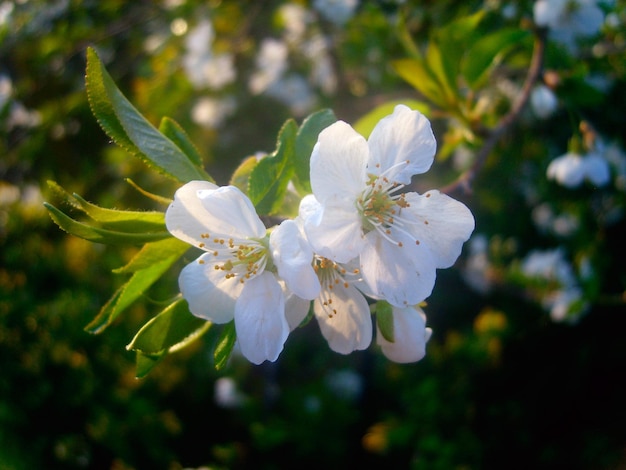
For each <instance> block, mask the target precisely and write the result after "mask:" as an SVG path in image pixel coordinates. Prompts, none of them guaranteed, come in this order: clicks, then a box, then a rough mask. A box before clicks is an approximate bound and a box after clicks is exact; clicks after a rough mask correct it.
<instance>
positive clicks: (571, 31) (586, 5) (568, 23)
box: [533, 0, 604, 52]
mask: <svg viewBox="0 0 626 470" xmlns="http://www.w3.org/2000/svg"><path fill="white" fill-rule="evenodd" d="M533 13H534V18H535V23H536V24H537V25H538V26H543V27H547V28H549V30H550V32H549V34H550V37H551V38H552V39H554V40H555V41H557V42H559V43H561V44H563V45H564V46H565V47H566V48H567V49H568V50H569V51H570V52H575V51H576V40H577V39H578V38H581V37H589V36H594V35H595V34H597V33H598V32H599V31H600V27H601V26H602V23H603V22H604V12H603V11H602V10H601V9H600V8H599V7H598V5H597V2H596V0H538V1H537V2H535V4H534V6H533Z"/></svg>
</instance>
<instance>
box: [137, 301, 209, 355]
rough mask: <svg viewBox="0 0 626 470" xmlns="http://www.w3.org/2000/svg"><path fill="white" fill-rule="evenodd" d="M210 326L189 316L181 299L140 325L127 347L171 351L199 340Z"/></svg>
mask: <svg viewBox="0 0 626 470" xmlns="http://www.w3.org/2000/svg"><path fill="white" fill-rule="evenodd" d="M211 325H212V323H211V322H209V321H207V320H203V319H202V318H198V317H196V316H194V315H192V314H191V313H190V312H189V307H188V306H187V302H186V301H185V300H184V299H182V298H180V299H178V300H177V301H175V302H174V303H173V304H171V305H169V306H168V307H166V308H165V309H164V310H163V311H162V312H161V313H159V314H158V315H157V316H155V317H154V318H152V319H151V320H150V321H148V322H147V323H146V324H145V325H144V326H142V327H141V329H140V330H139V331H138V332H137V334H136V335H135V337H134V338H133V339H132V341H131V342H130V344H129V345H128V346H126V349H128V350H132V351H140V352H141V353H143V354H148V355H150V356H154V355H160V354H162V353H164V352H166V353H172V352H175V351H178V350H180V349H182V348H184V347H185V346H187V345H189V344H190V343H191V342H193V341H195V340H196V339H198V338H199V337H200V336H202V335H203V334H204V333H206V331H207V330H208V329H209V328H210V327H211Z"/></svg>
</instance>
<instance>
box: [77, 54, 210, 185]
mask: <svg viewBox="0 0 626 470" xmlns="http://www.w3.org/2000/svg"><path fill="white" fill-rule="evenodd" d="M86 88H87V98H88V100H89V104H90V106H91V110H92V112H93V114H94V116H95V117H96V119H97V120H98V122H99V123H100V125H101V126H102V129H103V130H104V131H105V132H106V134H107V135H108V136H109V137H111V138H112V139H113V140H114V141H115V142H116V143H117V144H118V145H119V146H120V147H122V148H124V149H125V150H127V151H128V152H130V153H131V154H133V155H135V156H137V157H139V158H140V159H141V160H143V161H144V162H145V163H146V164H147V165H148V166H150V167H152V168H154V169H156V170H157V171H159V172H160V173H162V174H164V175H165V176H168V177H170V178H172V179H174V180H177V181H180V182H182V183H186V182H188V181H191V180H197V179H200V180H208V179H210V177H209V176H208V175H207V174H206V172H205V171H204V170H203V169H202V168H200V167H199V166H196V165H195V164H194V162H193V161H192V160H190V159H189V158H188V157H187V155H186V154H185V153H184V152H183V151H182V150H181V149H180V148H179V147H178V146H177V145H176V144H175V143H174V142H172V141H171V140H170V139H168V138H167V137H165V136H164V135H163V134H161V133H160V132H159V131H158V130H157V129H156V128H155V127H154V126H153V125H152V124H150V122H148V121H147V120H146V119H145V118H144V117H143V116H142V115H141V114H140V113H139V111H137V109H136V108H135V107H134V106H133V105H132V104H131V103H130V101H128V100H127V99H126V97H125V96H124V95H123V94H122V92H121V91H120V90H119V89H118V88H117V86H116V85H115V83H114V82H113V79H112V78H111V76H110V75H109V73H108V72H107V71H106V69H105V68H104V65H103V64H102V62H101V61H100V59H99V58H98V56H97V54H96V52H95V51H94V50H93V49H92V48H89V49H87V81H86Z"/></svg>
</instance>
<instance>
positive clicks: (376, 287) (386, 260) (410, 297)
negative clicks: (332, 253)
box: [360, 232, 436, 307]
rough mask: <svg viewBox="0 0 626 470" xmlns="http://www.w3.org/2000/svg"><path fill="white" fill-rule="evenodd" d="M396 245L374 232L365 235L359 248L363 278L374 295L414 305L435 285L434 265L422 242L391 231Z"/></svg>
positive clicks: (392, 301) (390, 300)
mask: <svg viewBox="0 0 626 470" xmlns="http://www.w3.org/2000/svg"><path fill="white" fill-rule="evenodd" d="M392 236H393V238H394V240H399V241H402V243H403V246H402V247H399V246H397V245H395V244H393V243H391V242H389V241H387V240H386V239H384V238H382V237H381V236H380V235H379V234H378V233H377V232H370V233H368V234H367V235H366V237H365V239H366V244H365V246H364V248H363V250H362V251H361V259H360V261H361V275H362V276H363V281H364V282H366V283H367V285H368V287H369V288H370V289H371V290H372V291H373V293H374V294H375V296H376V297H377V298H383V299H385V300H386V301H387V302H389V303H390V304H392V305H395V306H397V307H406V306H407V305H416V304H418V303H420V302H421V301H423V300H424V299H425V298H426V297H428V296H429V295H430V294H431V292H432V290H433V287H434V285H435V276H436V265H435V263H434V260H433V258H432V254H431V252H430V251H429V250H428V248H426V247H425V246H422V245H421V244H420V245H416V244H415V242H412V241H411V240H410V239H409V238H408V237H406V236H404V235H403V234H400V233H393V232H392Z"/></svg>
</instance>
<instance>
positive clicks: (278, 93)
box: [267, 74, 317, 117]
mask: <svg viewBox="0 0 626 470" xmlns="http://www.w3.org/2000/svg"><path fill="white" fill-rule="evenodd" d="M267 94H268V96H271V97H272V98H274V99H275V100H277V101H280V102H281V103H283V104H284V105H285V106H287V107H289V110H290V111H291V112H292V113H293V114H294V115H295V116H296V117H300V116H304V115H305V114H307V113H308V112H310V111H311V110H312V109H313V108H314V107H315V103H316V102H317V98H316V96H315V94H314V93H313V90H311V87H310V86H309V83H308V82H307V80H306V79H305V78H304V77H303V76H302V75H296V74H292V75H289V76H287V77H284V78H282V79H281V80H279V81H277V82H274V83H273V84H272V85H271V86H270V87H269V88H268V90H267Z"/></svg>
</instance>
